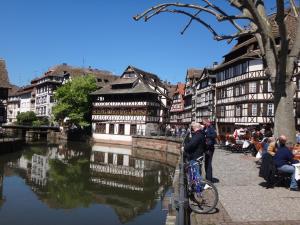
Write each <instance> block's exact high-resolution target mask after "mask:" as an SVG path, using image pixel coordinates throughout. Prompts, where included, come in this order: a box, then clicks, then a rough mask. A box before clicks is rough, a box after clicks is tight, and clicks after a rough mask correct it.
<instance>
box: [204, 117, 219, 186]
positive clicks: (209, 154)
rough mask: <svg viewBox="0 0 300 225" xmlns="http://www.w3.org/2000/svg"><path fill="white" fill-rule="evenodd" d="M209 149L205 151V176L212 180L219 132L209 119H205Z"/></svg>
mask: <svg viewBox="0 0 300 225" xmlns="http://www.w3.org/2000/svg"><path fill="white" fill-rule="evenodd" d="M203 123H204V125H205V136H206V144H207V151H206V152H205V176H206V177H205V178H206V180H209V181H211V182H212V179H213V175H212V159H213V155H214V152H215V144H216V137H217V132H216V130H215V128H214V127H213V125H212V124H211V122H210V121H209V120H204V122H203Z"/></svg>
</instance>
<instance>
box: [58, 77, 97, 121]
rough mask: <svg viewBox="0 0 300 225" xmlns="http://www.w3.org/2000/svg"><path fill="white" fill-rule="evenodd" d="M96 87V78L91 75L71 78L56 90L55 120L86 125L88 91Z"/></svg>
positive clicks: (89, 108) (88, 104) (87, 119)
mask: <svg viewBox="0 0 300 225" xmlns="http://www.w3.org/2000/svg"><path fill="white" fill-rule="evenodd" d="M96 89H97V85H96V80H95V78H94V77H93V76H92V75H87V76H80V77H76V78H74V79H72V80H71V81H69V82H68V83H66V84H64V85H62V86H61V87H59V88H58V89H57V90H56V93H55V95H54V98H55V99H56V101H57V104H56V105H55V106H54V107H53V114H54V117H55V120H57V121H59V122H62V121H63V120H64V119H66V118H68V119H69V122H71V123H73V124H75V125H79V126H88V125H89V118H90V112H91V107H90V104H91V99H90V95H89V94H90V93H91V92H93V91H95V90H96Z"/></svg>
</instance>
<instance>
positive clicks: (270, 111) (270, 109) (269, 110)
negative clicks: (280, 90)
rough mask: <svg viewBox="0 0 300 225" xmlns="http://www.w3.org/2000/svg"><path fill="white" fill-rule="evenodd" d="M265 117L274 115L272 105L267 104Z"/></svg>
mask: <svg viewBox="0 0 300 225" xmlns="http://www.w3.org/2000/svg"><path fill="white" fill-rule="evenodd" d="M267 110H268V111H267V116H273V115H274V105H273V104H272V103H269V104H268V109H267Z"/></svg>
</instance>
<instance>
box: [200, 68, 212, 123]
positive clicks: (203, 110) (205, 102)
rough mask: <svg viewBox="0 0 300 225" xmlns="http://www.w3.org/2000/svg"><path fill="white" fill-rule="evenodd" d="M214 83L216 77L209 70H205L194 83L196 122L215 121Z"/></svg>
mask: <svg viewBox="0 0 300 225" xmlns="http://www.w3.org/2000/svg"><path fill="white" fill-rule="evenodd" d="M215 83H216V75H215V74H213V73H212V71H211V69H208V68H205V69H203V71H202V74H201V77H200V79H199V80H198V81H197V83H196V90H195V95H196V105H195V107H196V122H203V120H204V119H210V120H211V121H215V117H216V114H215Z"/></svg>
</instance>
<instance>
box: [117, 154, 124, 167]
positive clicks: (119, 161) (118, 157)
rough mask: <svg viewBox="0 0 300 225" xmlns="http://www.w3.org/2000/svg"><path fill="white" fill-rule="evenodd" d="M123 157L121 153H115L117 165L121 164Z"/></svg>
mask: <svg viewBox="0 0 300 225" xmlns="http://www.w3.org/2000/svg"><path fill="white" fill-rule="evenodd" d="M123 159H124V155H122V154H118V155H117V165H118V166H123V161H124V160H123Z"/></svg>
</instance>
